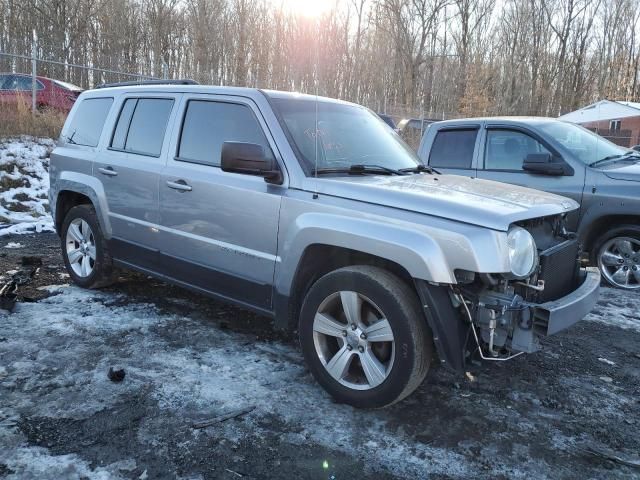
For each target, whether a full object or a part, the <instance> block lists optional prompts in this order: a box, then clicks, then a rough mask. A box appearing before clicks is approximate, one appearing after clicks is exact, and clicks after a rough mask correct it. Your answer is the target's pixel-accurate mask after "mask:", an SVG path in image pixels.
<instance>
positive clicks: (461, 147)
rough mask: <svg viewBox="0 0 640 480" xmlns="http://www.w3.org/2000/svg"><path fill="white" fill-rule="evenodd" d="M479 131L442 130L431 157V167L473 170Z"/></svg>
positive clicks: (436, 139)
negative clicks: (472, 165)
mask: <svg viewBox="0 0 640 480" xmlns="http://www.w3.org/2000/svg"><path fill="white" fill-rule="evenodd" d="M477 136H478V129H476V128H474V129H470V128H469V129H463V130H440V131H439V132H438V133H437V134H436V138H435V140H434V141H433V146H432V147H431V154H430V155H429V165H430V166H432V167H436V168H437V167H442V168H471V163H472V162H473V151H474V150H475V146H476V138H477Z"/></svg>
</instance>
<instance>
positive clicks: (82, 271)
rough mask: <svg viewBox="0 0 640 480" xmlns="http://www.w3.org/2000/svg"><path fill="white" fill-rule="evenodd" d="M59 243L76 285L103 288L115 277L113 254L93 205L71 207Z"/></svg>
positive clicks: (68, 270) (63, 224)
mask: <svg viewBox="0 0 640 480" xmlns="http://www.w3.org/2000/svg"><path fill="white" fill-rule="evenodd" d="M86 227H88V230H87V228H86ZM60 244H61V249H62V258H63V259H64V264H65V266H66V268H67V272H68V273H69V276H70V277H71V280H73V282H74V283H75V284H76V285H79V286H81V287H83V288H100V287H106V286H107V285H110V284H112V283H113V282H114V281H115V272H114V268H113V262H112V260H111V255H110V254H109V249H108V247H107V242H106V240H105V239H104V236H103V235H102V229H101V228H100V224H99V223H98V218H97V216H96V211H95V209H94V208H93V206H92V205H77V206H75V207H73V208H71V209H70V210H69V212H68V213H67V215H66V217H65V219H64V222H63V223H62V228H61V231H60ZM92 252H93V253H92ZM79 256H80V257H82V258H79ZM85 262H87V263H85ZM85 265H88V267H85Z"/></svg>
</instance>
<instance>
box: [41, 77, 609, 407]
mask: <svg viewBox="0 0 640 480" xmlns="http://www.w3.org/2000/svg"><path fill="white" fill-rule="evenodd" d="M50 177H51V189H50V201H51V205H52V211H53V216H54V218H55V223H56V228H57V231H58V233H59V235H60V238H61V245H62V254H63V257H64V261H65V263H66V266H67V269H68V271H69V274H70V276H71V278H72V279H73V281H74V282H75V283H77V284H78V285H80V286H83V287H88V288H94V287H99V286H103V285H106V284H108V283H110V282H112V281H113V279H114V272H115V269H116V268H130V269H135V270H139V271H141V272H144V273H147V274H149V275H152V276H155V277H157V278H160V279H164V280H166V281H169V282H172V283H175V284H178V285H181V286H184V287H185V288H190V289H192V290H195V291H197V292H202V293H203V294H206V295H210V296H212V297H214V298H217V299H220V300H223V301H227V302H232V303H234V304H237V305H240V306H242V307H245V308H248V309H251V310H254V311H256V312H258V313H260V314H262V315H264V316H266V317H272V318H274V319H275V324H276V326H277V327H280V328H289V329H294V330H295V329H297V331H298V335H299V340H300V345H301V348H302V352H303V354H304V357H305V359H306V362H307V364H308V366H309V369H310V370H311V372H312V373H313V375H314V376H315V378H316V379H317V380H318V382H319V383H320V384H321V385H322V386H323V387H324V388H325V389H326V390H327V391H328V392H329V393H330V394H331V395H333V396H334V397H335V398H337V399H338V400H339V401H341V402H346V403H349V404H351V405H355V406H358V407H383V406H386V405H389V404H392V403H394V402H396V401H399V400H401V399H402V398H404V397H405V396H406V395H408V394H410V393H411V392H412V391H413V390H414V389H415V388H417V386H418V385H420V383H421V382H422V380H423V379H424V377H425V375H426V373H427V370H428V368H429V365H430V364H431V361H432V357H433V356H434V354H435V355H437V358H438V360H439V362H440V363H441V364H443V365H445V366H448V367H450V368H452V369H454V370H456V371H463V369H464V364H465V361H467V359H468V358H469V357H470V355H474V354H475V355H477V356H479V357H482V358H486V359H489V360H496V359H500V360H505V359H508V358H511V357H513V356H515V355H519V354H520V353H522V352H534V351H536V350H537V349H538V348H539V340H540V339H541V338H542V337H544V336H546V335H551V334H554V333H556V332H558V331H560V330H562V329H564V328H567V327H568V326H570V325H572V324H573V323H575V322H577V321H578V320H580V319H581V318H582V317H583V316H584V315H585V314H586V313H587V312H588V311H589V310H590V309H591V308H592V307H593V305H594V304H595V302H596V300H597V297H598V288H599V282H600V276H599V274H598V272H597V271H585V270H584V269H580V268H579V265H578V261H577V260H578V245H577V242H576V240H575V238H574V236H573V235H572V234H571V233H569V232H568V231H567V229H566V227H565V220H566V216H567V214H570V213H571V212H573V211H574V210H575V209H576V208H577V203H576V202H574V201H573V200H569V199H565V198H563V197H559V196H556V195H552V194H549V193H544V192H539V191H535V190H530V189H526V188H521V187H516V186H509V185H504V184H499V183H495V182H490V181H483V180H472V179H469V178H464V177H459V176H454V175H438V174H435V173H434V172H433V171H431V170H430V169H428V168H426V167H424V166H423V165H421V163H420V161H419V159H418V157H417V156H416V155H415V154H414V153H413V152H412V151H411V150H410V149H409V148H408V147H407V146H406V145H405V144H404V143H403V142H402V141H401V140H400V138H399V137H398V135H397V134H396V133H395V132H394V131H393V130H392V129H391V128H389V127H388V126H387V125H386V124H384V122H383V121H381V120H380V119H379V118H378V117H377V116H376V115H375V114H374V113H372V112H371V111H369V110H367V109H366V108H364V107H361V106H358V105H354V104H350V103H346V102H342V101H338V100H332V99H327V98H317V97H313V96H307V95H299V94H294V93H283V92H274V91H264V90H256V89H246V88H231V87H210V86H197V85H192V84H181V83H180V82H174V84H165V85H161V84H151V85H143V86H129V85H122V86H113V87H109V88H101V89H96V90H91V91H87V92H84V93H83V94H82V95H81V97H80V98H79V100H78V102H77V103H76V105H75V106H74V108H73V110H72V111H71V113H70V115H69V118H68V119H67V122H66V124H65V126H64V128H63V130H62V134H61V137H60V140H59V143H58V146H57V148H56V149H55V150H54V152H53V153H52V156H51V171H50ZM434 349H435V352H433V350H434Z"/></svg>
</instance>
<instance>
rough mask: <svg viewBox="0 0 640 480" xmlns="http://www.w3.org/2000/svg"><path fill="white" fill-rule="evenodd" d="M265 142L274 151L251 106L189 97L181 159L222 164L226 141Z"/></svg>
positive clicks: (263, 143) (179, 157)
mask: <svg viewBox="0 0 640 480" xmlns="http://www.w3.org/2000/svg"><path fill="white" fill-rule="evenodd" d="M227 141H229V142H246V143H257V144H258V145H262V146H263V147H264V149H265V152H267V154H269V152H271V150H270V148H269V144H268V142H267V139H266V137H265V136H264V133H263V131H262V128H261V127H260V124H259V123H258V120H257V119H256V118H255V116H254V115H253V113H252V112H251V109H250V108H249V107H247V106H246V105H240V104H237V103H224V102H213V101H208V100H190V101H189V103H188V104H187V111H186V113H185V117H184V123H183V127H182V133H181V135H180V144H179V147H178V159H179V160H182V161H187V162H189V161H191V162H194V163H202V164H205V165H213V166H219V165H220V155H221V152H222V144H223V143H224V142H227Z"/></svg>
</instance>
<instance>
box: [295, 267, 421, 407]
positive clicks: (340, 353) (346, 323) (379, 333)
mask: <svg viewBox="0 0 640 480" xmlns="http://www.w3.org/2000/svg"><path fill="white" fill-rule="evenodd" d="M299 335H300V345H301V347H302V352H303V354H304V357H305V360H306V362H307V365H308V366H309V369H310V370H311V373H312V374H313V375H314V377H315V378H316V380H317V381H318V383H320V384H321V385H322V386H323V387H324V388H325V390H327V391H328V392H329V393H330V394H331V395H332V396H333V397H334V398H336V399H337V400H338V401H340V402H342V403H347V404H350V405H353V406H355V407H359V408H380V407H385V406H387V405H391V404H393V403H395V402H398V401H400V400H402V399H403V398H405V397H406V396H407V395H409V394H410V393H411V392H413V391H414V390H415V389H416V388H417V387H418V386H419V385H420V384H421V383H422V381H423V380H424V377H425V376H426V374H427V371H428V369H429V364H430V362H431V356H432V344H433V342H432V337H431V332H430V330H429V328H428V327H427V325H426V321H425V318H424V315H423V314H422V312H421V310H420V303H419V302H418V299H417V296H416V294H415V292H414V291H413V290H412V289H411V288H409V287H408V286H407V285H406V284H405V283H404V282H402V281H401V280H400V279H399V278H398V277H396V276H395V275H393V274H392V273H390V272H388V271H386V270H384V269H381V268H378V267H371V266H352V267H345V268H341V269H339V270H335V271H333V272H331V273H328V274H327V275H325V276H323V277H322V278H320V279H319V280H318V281H317V282H316V283H314V284H313V285H312V287H311V288H310V289H309V292H308V293H307V295H306V297H305V299H304V303H303V305H302V310H301V314H300V325H299Z"/></svg>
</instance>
